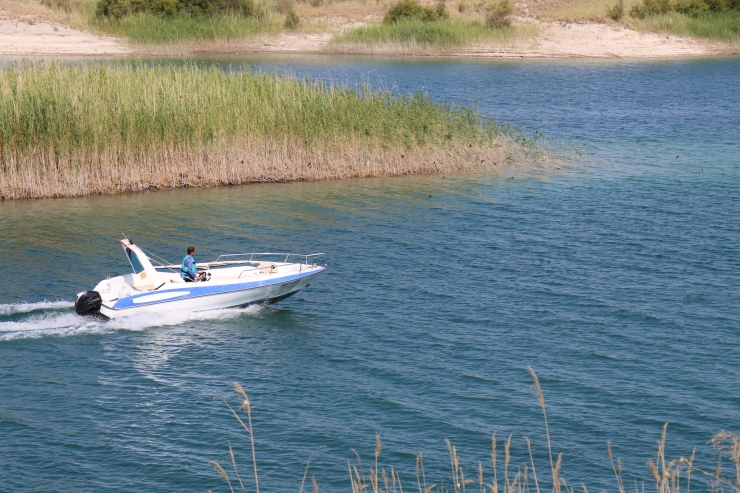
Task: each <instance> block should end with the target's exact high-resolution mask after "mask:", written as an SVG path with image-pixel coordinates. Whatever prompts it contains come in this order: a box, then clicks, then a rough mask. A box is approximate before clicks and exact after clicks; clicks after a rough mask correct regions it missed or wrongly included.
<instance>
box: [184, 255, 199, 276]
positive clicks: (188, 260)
mask: <svg viewBox="0 0 740 493" xmlns="http://www.w3.org/2000/svg"><path fill="white" fill-rule="evenodd" d="M197 275H198V273H197V271H196V270H195V257H191V256H190V255H185V258H183V259H182V267H180V277H181V278H183V279H185V278H186V277H189V278H190V279H195V277H196V276H197Z"/></svg>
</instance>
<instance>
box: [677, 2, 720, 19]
mask: <svg viewBox="0 0 740 493" xmlns="http://www.w3.org/2000/svg"><path fill="white" fill-rule="evenodd" d="M673 9H674V10H675V11H676V12H678V13H680V14H685V15H690V16H693V17H698V16H700V15H704V14H706V13H707V12H709V11H710V10H711V9H710V7H709V5H707V3H706V2H705V1H704V0H678V1H677V2H676V3H675V4H674V6H673Z"/></svg>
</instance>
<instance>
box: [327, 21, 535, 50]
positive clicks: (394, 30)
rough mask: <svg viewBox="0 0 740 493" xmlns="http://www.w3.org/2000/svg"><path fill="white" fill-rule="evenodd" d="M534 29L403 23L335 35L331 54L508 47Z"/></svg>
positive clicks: (477, 23)
mask: <svg viewBox="0 0 740 493" xmlns="http://www.w3.org/2000/svg"><path fill="white" fill-rule="evenodd" d="M537 33H538V28H537V27H536V26H528V25H521V26H520V25H517V26H509V27H503V28H498V29H492V28H490V27H488V26H486V25H485V24H484V22H483V21H481V20H479V19H475V20H472V19H467V18H463V17H453V18H451V19H447V20H441V21H437V22H424V21H421V20H404V21H400V22H397V23H394V24H378V25H373V26H365V27H359V28H356V29H352V30H348V31H345V32H344V33H342V34H341V35H339V36H335V37H334V38H333V39H332V41H331V44H330V47H329V49H330V51H332V52H339V53H363V54H365V53H371V54H375V55H429V54H445V52H449V51H455V50H459V49H460V48H468V47H471V46H473V45H474V44H476V43H486V44H487V45H499V46H507V45H512V44H514V43H516V42H520V41H522V40H524V39H526V38H534V36H536V35H537Z"/></svg>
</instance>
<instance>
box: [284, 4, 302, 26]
mask: <svg viewBox="0 0 740 493" xmlns="http://www.w3.org/2000/svg"><path fill="white" fill-rule="evenodd" d="M300 22H301V19H300V17H298V14H297V13H296V11H295V9H294V8H293V6H292V5H291V6H290V8H289V9H288V12H287V13H286V14H285V24H284V25H285V28H286V29H290V30H291V31H292V30H294V29H296V28H297V27H298V24H300Z"/></svg>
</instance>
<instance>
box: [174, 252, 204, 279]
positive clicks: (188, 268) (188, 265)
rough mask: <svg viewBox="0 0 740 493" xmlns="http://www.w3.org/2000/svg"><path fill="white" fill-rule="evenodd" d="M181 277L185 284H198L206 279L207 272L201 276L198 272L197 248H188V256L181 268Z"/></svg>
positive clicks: (183, 260)
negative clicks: (196, 262) (196, 263)
mask: <svg viewBox="0 0 740 493" xmlns="http://www.w3.org/2000/svg"><path fill="white" fill-rule="evenodd" d="M180 277H181V278H182V280H183V281H185V282H198V281H202V280H204V279H205V272H201V273H200V274H199V273H198V271H197V270H196V265H195V247H192V246H189V247H188V254H187V255H185V257H183V259H182V266H181V267H180Z"/></svg>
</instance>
